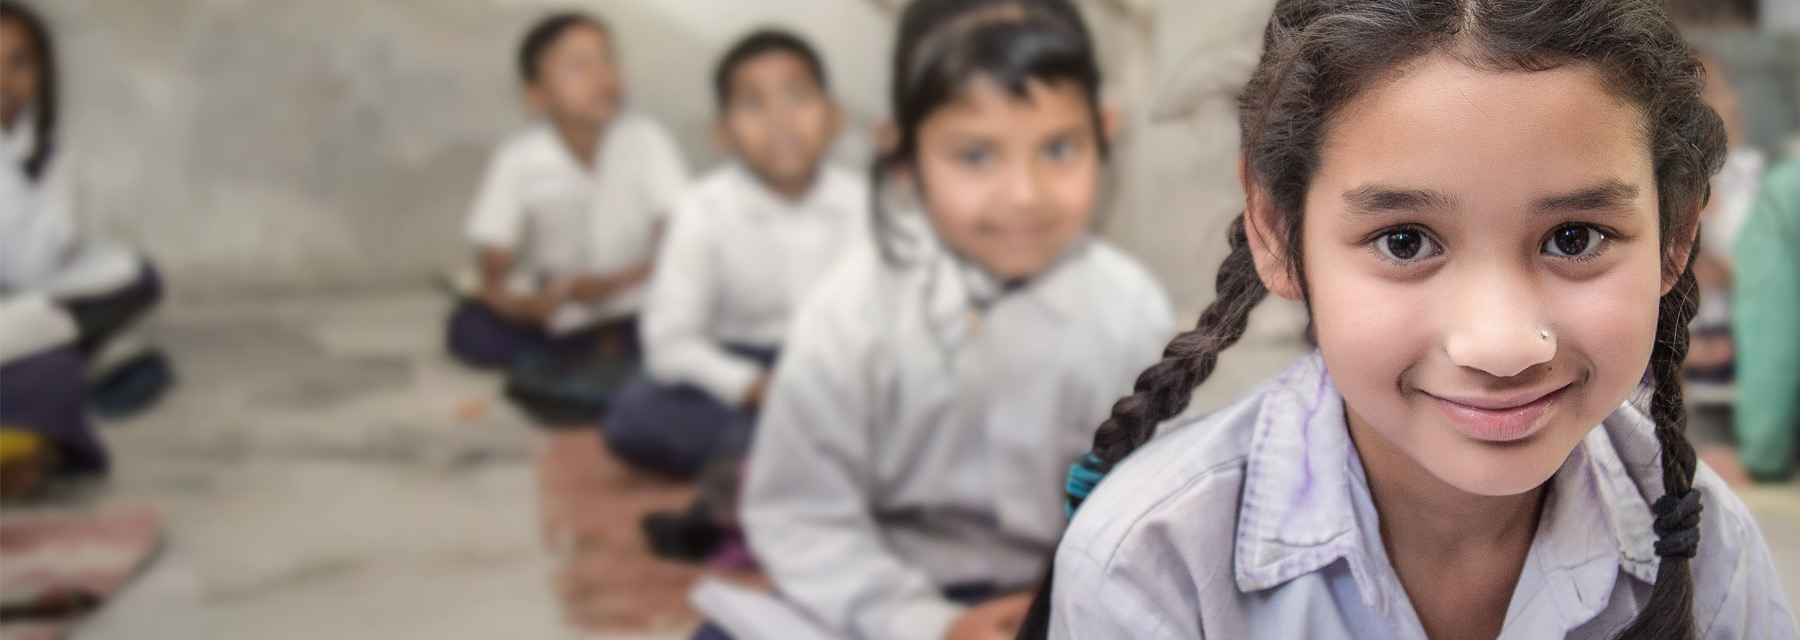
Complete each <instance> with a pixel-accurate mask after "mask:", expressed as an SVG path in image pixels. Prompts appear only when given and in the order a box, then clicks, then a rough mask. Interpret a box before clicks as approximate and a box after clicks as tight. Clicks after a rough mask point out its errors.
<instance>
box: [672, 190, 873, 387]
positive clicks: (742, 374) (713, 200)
mask: <svg viewBox="0 0 1800 640" xmlns="http://www.w3.org/2000/svg"><path fill="white" fill-rule="evenodd" d="M868 217H869V188H868V184H867V183H866V182H865V181H864V180H863V179H862V178H860V177H858V176H856V175H855V174H852V173H850V172H848V171H844V170H842V169H838V168H836V167H830V166H826V167H823V168H821V170H820V171H819V174H818V177H817V178H816V179H815V181H814V184H813V187H812V189H811V190H810V191H809V192H808V193H807V194H806V195H805V196H803V197H802V198H801V199H800V200H798V201H789V200H786V199H784V198H782V197H781V196H779V195H777V194H776V193H774V192H772V191H770V190H769V188H768V187H767V186H766V185H765V184H764V183H763V181H762V180H761V179H760V178H758V177H757V176H756V174H754V173H752V172H751V171H750V170H749V169H746V168H744V167H743V166H742V165H739V164H736V163H732V164H728V165H726V166H724V167H722V168H720V169H718V170H716V171H714V172H713V173H712V174H711V175H709V176H707V177H706V178H705V179H704V180H702V181H701V182H700V183H699V184H698V185H696V186H695V188H694V189H693V191H692V192H690V193H689V194H688V195H687V196H686V197H684V198H683V199H682V203H681V205H680V206H679V207H677V208H676V212H675V215H674V219H673V220H672V221H671V222H670V224H669V231H668V237H667V238H666V239H665V240H663V244H662V248H661V250H660V251H659V252H658V254H657V258H656V271H655V273H654V275H653V276H652V277H651V282H650V297H649V300H648V301H647V302H646V303H645V308H644V315H643V336H644V352H645V353H644V355H645V364H646V366H647V368H648V370H649V373H650V375H651V376H652V377H654V378H656V379H657V380H658V381H660V382H663V383H667V384H682V383H685V384H692V385H694V386H697V387H699V388H701V389H704V390H705V391H706V392H707V393H708V394H711V395H712V396H713V397H714V398H717V399H718V400H719V401H720V402H723V403H725V404H726V405H728V406H736V405H738V404H741V403H742V402H743V401H744V396H745V395H746V394H747V393H749V389H750V386H751V385H752V384H754V383H755V381H756V379H757V377H758V376H760V375H762V366H761V365H759V364H757V363H756V362H754V361H751V360H748V359H745V358H741V357H738V356H736V355H734V354H732V353H731V352H730V351H727V350H726V349H725V348H724V345H726V344H735V345H746V346H752V347H767V348H775V347H779V346H781V343H782V341H783V339H784V338H786V337H787V330H788V321H789V319H790V318H791V317H792V316H793V313H794V311H795V309H797V308H798V307H799V305H800V301H801V300H802V299H803V298H805V297H806V295H807V294H809V293H811V292H812V291H813V289H814V288H816V287H817V286H818V284H819V282H820V281H821V280H823V279H824V277H825V275H826V273H828V272H829V271H830V269H831V267H832V266H833V265H835V264H836V263H837V262H838V261H839V260H841V259H843V257H844V255H845V254H846V253H848V252H849V251H850V250H851V249H852V248H853V247H857V246H862V245H865V244H867V243H868V233H869V231H868Z"/></svg>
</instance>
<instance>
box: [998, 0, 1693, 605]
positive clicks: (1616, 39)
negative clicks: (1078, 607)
mask: <svg viewBox="0 0 1800 640" xmlns="http://www.w3.org/2000/svg"><path fill="white" fill-rule="evenodd" d="M1440 52H1441V53H1446V54H1449V55H1453V56H1456V57H1457V58H1458V59H1459V60H1461V61H1463V62H1465V63H1467V64H1469V65H1471V66H1475V67H1478V68H1484V69H1496V70H1516V71H1538V70H1545V69H1551V68H1556V67H1559V66H1564V65H1571V64H1585V65H1592V66H1593V67H1594V68H1596V69H1597V70H1598V71H1600V72H1601V75H1602V76H1603V77H1604V78H1605V79H1606V81H1607V89H1608V90H1609V91H1610V92H1612V93H1613V94H1614V95H1617V96H1620V97H1621V98H1622V99H1624V100H1625V101H1627V102H1629V103H1631V104H1632V105H1634V106H1635V107H1637V109H1638V112H1639V113H1641V114H1642V115H1643V117H1644V131H1645V134H1646V137H1647V139H1648V143H1649V147H1650V149H1649V151H1650V154H1651V157H1652V164H1653V167H1654V171H1655V175H1656V183H1657V199H1658V207H1659V211H1658V213H1659V219H1660V224H1659V231H1660V234H1661V236H1660V237H1661V239H1662V251H1663V256H1664V259H1663V273H1662V276H1663V281H1664V282H1673V283H1674V286H1673V288H1672V289H1671V290H1670V291H1669V292H1668V293H1667V294H1665V295H1664V296H1663V297H1662V300H1661V302H1660V305H1659V309H1658V317H1657V331H1656V344H1655V346H1654V348H1653V349H1652V351H1651V356H1650V367H1649V368H1650V376H1651V380H1652V383H1653V385H1654V386H1653V396H1652V398H1651V402H1650V409H1651V410H1650V417H1651V418H1652V419H1653V420H1654V422H1655V424H1656V437H1657V440H1658V441H1659V443H1660V444H1661V446H1662V456H1661V462H1662V476H1663V490H1664V492H1665V494H1666V495H1665V496H1663V497H1662V498H1660V499H1658V500H1657V501H1656V503H1655V504H1654V506H1653V507H1652V509H1653V511H1655V514H1656V516H1657V518H1656V527H1655V529H1656V533H1657V534H1658V541H1657V545H1656V551H1657V555H1658V556H1660V557H1661V562H1660V564H1659V566H1658V569H1657V575H1656V583H1655V586H1654V587H1653V588H1652V591H1651V598H1650V601H1649V602H1646V603H1645V605H1644V607H1643V609H1642V610H1641V611H1640V612H1639V613H1638V616H1637V618H1636V619H1634V620H1633V621H1632V623H1631V624H1630V625H1629V626H1628V627H1626V628H1625V630H1623V631H1622V632H1621V634H1620V637H1621V638H1631V639H1634V640H1635V639H1639V638H1652V639H1658V640H1661V639H1670V640H1674V639H1686V638H1692V637H1694V635H1695V633H1696V629H1695V622H1694V611H1693V583H1692V575H1691V573H1690V571H1689V568H1688V559H1689V558H1691V557H1692V556H1693V554H1694V549H1695V544H1697V531H1698V528H1697V526H1698V522H1699V511H1698V505H1699V494H1698V493H1695V492H1693V491H1691V489H1692V486H1693V478H1694V469H1695V462H1694V451H1693V448H1692V446H1691V445H1690V444H1689V443H1688V441H1687V438H1686V435H1685V432H1686V428H1687V424H1686V413H1685V410H1684V408H1683V404H1682V397H1681V373H1680V368H1681V362H1682V360H1683V359H1684V358H1685V357H1686V354H1687V343H1688V333H1687V332H1688V329H1687V327H1688V323H1689V321H1691V320H1692V319H1693V316H1694V312H1695V309H1696V306H1697V301H1698V298H1697V295H1696V293H1695V287H1696V285H1695V281H1694V275H1693V269H1692V264H1693V253H1694V251H1693V250H1694V249H1696V248H1697V246H1696V244H1695V243H1694V238H1693V237H1692V235H1691V227H1689V226H1688V225H1689V224H1691V223H1692V214H1693V212H1694V211H1695V210H1697V206H1698V205H1700V204H1703V203H1704V202H1705V200H1706V197H1707V189H1708V180H1709V179H1710V178H1711V176H1712V174H1713V173H1715V172H1717V171H1718V169H1719V167H1720V166H1721V165H1722V164H1723V163H1724V155H1725V135H1724V128H1723V124H1722V123H1721V122H1720V120H1719V117H1718V115H1717V114H1715V113H1713V111H1712V110H1711V109H1710V108H1708V107H1707V106H1706V105H1705V104H1704V103H1702V102H1701V101H1700V89H1701V86H1702V84H1703V81H1704V71H1703V70H1702V68H1701V66H1700V63H1699V61H1698V60H1697V59H1696V58H1695V56H1694V53H1693V51H1692V49H1691V48H1690V47H1689V46H1688V45H1687V44H1686V43H1685V42H1684V41H1683V40H1682V39H1681V36H1680V35H1679V33H1677V31H1676V29H1675V26H1674V25H1673V24H1672V23H1671V22H1670V21H1669V19H1668V17H1667V16H1666V15H1664V13H1663V7H1662V3H1661V1H1660V0H1569V1H1566V2H1543V1H1542V0H1280V1H1279V2H1278V3H1277V5H1276V7H1275V10H1274V15H1273V16H1272V17H1271V18H1270V19H1269V25H1268V28H1267V30H1266V31H1265V32H1264V37H1263V57H1262V61H1261V63H1260V64H1259V65H1258V66H1257V68H1256V71H1255V73H1254V74H1253V76H1252V77H1251V79H1250V81H1249V83H1248V84H1247V85H1246V86H1245V88H1244V92H1243V94H1242V95H1241V96H1240V97H1239V123H1240V126H1241V128H1242V132H1243V136H1244V137H1243V144H1242V153H1243V158H1244V171H1245V174H1246V181H1245V182H1246V184H1247V185H1254V186H1253V187H1250V188H1252V189H1254V192H1253V193H1251V194H1248V196H1249V197H1250V198H1251V199H1252V200H1253V201H1257V202H1259V203H1261V202H1263V201H1264V200H1266V206H1265V207H1259V209H1268V210H1271V211H1272V212H1273V218H1275V219H1274V220H1268V221H1263V220H1255V219H1252V220H1249V221H1248V223H1250V224H1256V223H1258V222H1268V223H1270V224H1271V225H1272V226H1274V227H1275V228H1273V229H1268V230H1266V231H1267V232H1266V233H1263V234H1261V235H1262V237H1264V238H1275V239H1278V240H1279V241H1281V242H1282V244H1283V247H1282V248H1283V249H1285V252H1284V253H1282V254H1281V257H1282V258H1283V259H1284V260H1285V261H1286V267H1287V270H1288V273H1289V275H1291V276H1292V277H1293V278H1294V280H1295V282H1297V283H1298V284H1299V285H1300V292H1301V295H1302V296H1303V297H1304V296H1306V295H1307V293H1306V279H1305V273H1304V271H1303V269H1302V268H1301V260H1300V242H1299V238H1300V235H1301V234H1300V231H1301V229H1302V223H1303V221H1304V218H1305V216H1304V203H1305V198H1306V193H1307V190H1308V188H1309V187H1310V185H1311V181H1312V178H1313V176H1314V175H1315V174H1316V173H1317V171H1318V168H1319V157H1320V146H1321V142H1322V139H1323V138H1324V136H1325V134H1326V129H1327V126H1328V124H1329V121H1330V119H1331V117H1332V116H1334V115H1336V113H1337V112H1338V111H1339V110H1340V109H1342V108H1343V107H1344V106H1345V105H1346V104H1347V103H1349V102H1350V101H1351V100H1352V99H1353V98H1354V97H1355V96H1357V95H1358V94H1359V93H1360V92H1361V91H1362V90H1363V89H1365V88H1367V87H1368V86H1369V85H1370V84H1372V83H1374V82H1378V81H1380V80H1381V79H1383V78H1385V77H1388V75H1387V74H1389V73H1390V72H1391V71H1392V70H1393V69H1395V68H1397V67H1399V66H1400V65H1402V64H1405V63H1407V62H1409V61H1412V60H1415V59H1418V58H1420V57H1423V56H1425V55H1427V54H1431V53H1440ZM1245 224H1246V220H1245V219H1243V218H1239V219H1238V220H1237V221H1236V222H1235V223H1234V224H1233V225H1232V229H1231V238H1230V240H1231V246H1232V251H1231V255H1230V256H1229V257H1227V258H1226V260H1225V264H1224V265H1223V266H1222V267H1221V268H1220V272H1219V276H1218V292H1219V297H1218V299H1217V300H1215V301H1214V302H1213V303H1212V305H1211V306H1209V307H1207V309H1206V311H1205V312H1204V313H1203V314H1202V315H1201V317H1200V323H1199V325H1198V326H1197V327H1196V328H1195V329H1194V330H1193V331H1189V332H1187V333H1184V334H1182V335H1181V336H1179V337H1177V338H1175V340H1174V341H1173V342H1171V343H1170V344H1169V347H1168V349H1167V350H1166V351H1164V353H1163V360H1162V361H1161V362H1159V363H1157V364H1155V365H1153V366H1151V367H1150V368H1149V369H1148V370H1146V371H1145V372H1144V373H1143V375H1141V376H1139V377H1138V380H1137V384H1136V386H1135V387H1134V390H1133V393H1132V395H1131V396H1129V397H1126V398H1125V399H1123V400H1120V401H1119V402H1118V403H1117V404H1115V405H1114V406H1113V412H1112V416H1111V417H1109V418H1107V420H1106V422H1104V423H1103V424H1101V426H1100V428H1099V429H1098V430H1097V431H1096V432H1095V433H1094V446H1093V451H1092V452H1091V453H1090V454H1089V455H1088V456H1086V457H1084V458H1083V459H1082V461H1081V462H1079V463H1077V464H1078V469H1076V470H1075V472H1074V473H1072V474H1071V478H1078V479H1081V480H1082V481H1081V482H1071V489H1073V491H1071V495H1070V503H1071V505H1079V504H1080V500H1081V498H1083V497H1085V492H1086V490H1091V488H1092V487H1091V484H1092V482H1095V481H1097V480H1098V478H1100V477H1102V476H1103V475H1104V474H1105V473H1106V472H1107V471H1110V470H1111V469H1112V468H1113V467H1114V466H1115V465H1117V464H1118V463H1119V461H1121V460H1123V459H1124V458H1125V457H1126V456H1128V455H1130V453H1131V452H1132V451H1133V450H1135V449H1137V448H1138V447H1139V446H1142V445H1143V444H1144V443H1145V442H1147V441H1148V440H1149V439H1150V438H1151V437H1152V436H1153V435H1154V434H1155V430H1156V426H1157V425H1158V424H1159V423H1161V422H1163V421H1164V420H1168V419H1169V418H1172V417H1174V416H1175V415H1177V414H1179V413H1180V412H1181V411H1183V410H1184V409H1185V408H1186V407H1187V404H1188V399H1189V397H1190V396H1191V394H1192V393H1193V390H1194V389H1195V388H1196V387H1198V386H1199V385H1200V384H1201V383H1203V382H1205V381H1206V378H1207V377H1208V376H1209V375H1210V374H1211V373H1212V370H1213V367H1214V366H1215V365H1216V363H1217V360H1218V355H1219V352H1220V351H1222V350H1223V349H1225V348H1226V347H1229V346H1230V345H1231V344H1232V343H1234V342H1236V341H1237V339H1238V338H1239V337H1240V336H1241V335H1242V334H1243V330H1244V325H1245V322H1246V320H1247V318H1248V315H1249V312H1250V309H1251V307H1253V306H1254V305H1255V304H1256V303H1257V302H1258V301H1260V300H1261V299H1262V298H1263V297H1264V296H1265V295H1266V293H1267V290H1266V289H1265V288H1264V286H1263V285H1262V283H1261V281H1260V280H1259V279H1258V276H1257V275H1256V272H1255V267H1254V264H1253V263H1252V261H1251V250H1250V247H1248V242H1247V239H1246V234H1245V228H1244V225H1245ZM1684 255H1685V259H1682V258H1681V257H1682V256H1684ZM1050 595H1051V580H1050V579H1049V578H1046V580H1045V582H1044V584H1043V585H1042V587H1041V589H1040V591H1039V592H1038V598H1037V600H1036V601H1035V602H1033V603H1032V608H1031V610H1030V612H1029V613H1028V615H1027V617H1026V620H1025V623H1024V625H1023V626H1022V627H1021V629H1020V632H1019V637H1020V638H1032V639H1036V638H1043V637H1045V636H1046V635H1047V632H1048V626H1049V614H1050Z"/></svg>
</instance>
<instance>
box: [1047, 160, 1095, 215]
mask: <svg viewBox="0 0 1800 640" xmlns="http://www.w3.org/2000/svg"><path fill="white" fill-rule="evenodd" d="M1045 183H1047V189H1048V195H1049V199H1050V201H1051V206H1050V207H1049V209H1050V210H1051V211H1053V212H1054V213H1055V214H1056V215H1058V216H1060V217H1061V218H1062V220H1061V223H1062V226H1063V227H1064V228H1065V229H1073V230H1080V229H1085V228H1087V225H1088V220H1089V219H1091V218H1092V217H1093V216H1094V202H1095V201H1096V200H1097V199H1098V198H1099V192H1100V162H1099V159H1098V158H1089V159H1088V160H1087V161H1086V162H1081V163H1076V164H1074V165H1073V166H1070V167H1068V168H1066V169H1064V170H1062V171H1057V172H1055V174H1054V176H1053V177H1052V178H1051V179H1049V180H1046V181H1045Z"/></svg>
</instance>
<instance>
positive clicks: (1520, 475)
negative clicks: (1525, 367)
mask: <svg viewBox="0 0 1800 640" xmlns="http://www.w3.org/2000/svg"><path fill="white" fill-rule="evenodd" d="M1443 428H1444V429H1446V430H1450V429H1451V427H1450V426H1449V425H1444V427H1443ZM1586 433H1587V432H1586V431H1582V432H1581V435H1582V436H1585V435H1586ZM1569 435H1571V434H1567V432H1566V430H1565V431H1564V433H1556V430H1554V429H1546V430H1545V432H1543V433H1539V434H1537V435H1535V436H1533V437H1532V438H1529V439H1527V440H1525V441H1521V442H1509V443H1501V444H1496V443H1487V442H1477V441H1472V440H1468V439H1464V438H1462V437H1460V436H1452V438H1453V439H1454V441H1453V442H1452V443H1450V444H1448V445H1447V446H1441V447H1435V448H1436V449H1437V451H1435V452H1431V453H1430V454H1429V455H1422V456H1419V457H1418V458H1417V459H1418V460H1419V462H1420V463H1422V465H1423V466H1424V467H1425V468H1426V470H1428V471H1430V472H1431V474H1432V475H1435V476H1437V477H1438V479H1440V480H1443V481H1444V482H1445V483H1446V484H1449V485H1450V486H1453V487H1456V488H1457V489H1461V490H1463V491H1466V492H1468V493H1471V494H1475V495H1480V496H1496V497H1497V496H1515V495H1519V494H1521V493H1525V492H1527V491H1531V490H1532V489H1536V488H1537V487H1538V486H1540V485H1542V484H1544V482H1546V481H1548V480H1549V479H1550V477H1551V476H1554V475H1556V471H1557V470H1558V469H1561V468H1562V466H1563V463H1564V462H1566V461H1567V460H1568V459H1569V453H1570V452H1571V451H1573V450H1574V448H1575V446H1576V445H1577V444H1580V441H1581V437H1574V438H1570V437H1569ZM1559 436H1561V437H1559Z"/></svg>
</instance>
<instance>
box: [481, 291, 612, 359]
mask: <svg viewBox="0 0 1800 640" xmlns="http://www.w3.org/2000/svg"><path fill="white" fill-rule="evenodd" d="M609 332H622V333H623V334H624V336H623V337H624V340H625V342H626V345H627V346H626V348H627V350H628V351H630V352H631V353H632V354H634V355H635V354H636V353H637V322H636V320H635V319H631V320H623V321H618V322H611V323H607V324H605V325H602V326H600V327H596V328H594V329H592V330H588V331H582V332H579V333H575V334H572V335H567V336H552V335H550V334H549V333H547V332H545V331H544V329H543V327H535V326H532V325H528V324H525V323H521V322H516V321H514V320H512V319H511V318H507V317H504V316H502V315H500V314H499V313H498V312H495V311H494V310H493V309H490V308H488V306H487V305H485V304H482V303H481V302H479V301H475V300H464V301H463V302H462V303H461V304H458V305H457V306H456V310H455V311H453V312H451V314H450V322H449V327H448V331H447V332H446V334H445V346H446V347H447V348H448V349H449V350H450V353H451V355H454V356H456V358H457V359H458V360H461V361H462V362H463V363H464V364H467V365H469V366H471V367H476V368H480V369H499V368H503V367H508V366H512V365H513V364H514V363H516V362H518V361H519V360H520V359H521V358H528V357H537V356H562V357H585V356H588V355H591V354H593V353H594V352H595V350H596V349H598V345H599V343H600V339H601V337H602V335H603V334H606V333H609Z"/></svg>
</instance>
